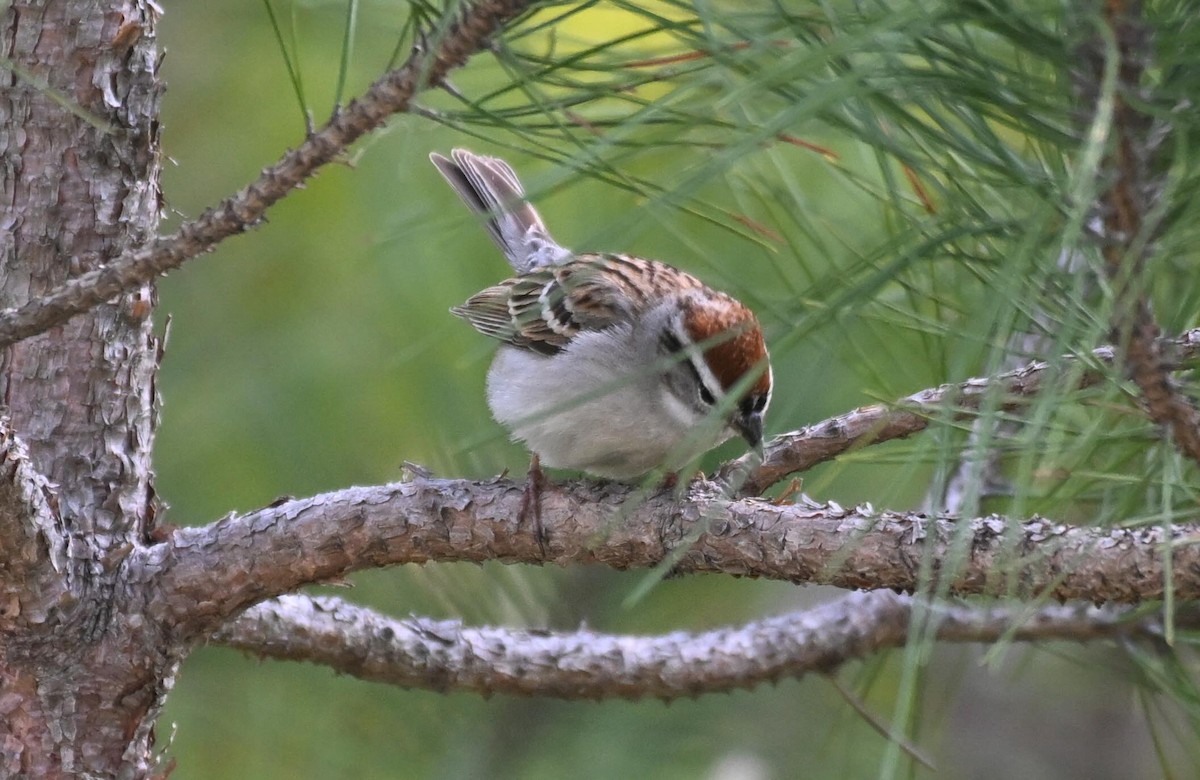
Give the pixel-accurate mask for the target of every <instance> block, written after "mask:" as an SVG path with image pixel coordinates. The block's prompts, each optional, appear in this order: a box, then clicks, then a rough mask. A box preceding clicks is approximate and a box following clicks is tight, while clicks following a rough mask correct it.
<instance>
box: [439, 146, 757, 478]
mask: <svg viewBox="0 0 1200 780" xmlns="http://www.w3.org/2000/svg"><path fill="white" fill-rule="evenodd" d="M430 159H431V161H432V162H433V164H434V165H435V166H437V169H438V170H439V171H440V172H441V174H442V176H444V177H445V179H446V181H447V182H449V183H450V186H451V187H453V188H454V191H455V192H457V193H458V195H459V197H460V198H462V200H463V202H464V203H466V204H467V206H468V207H469V208H470V209H471V210H472V211H473V212H475V213H476V214H477V215H479V216H480V217H482V218H483V223H484V226H485V227H486V228H487V231H488V234H489V235H490V236H491V238H492V240H493V241H494V242H495V243H496V245H497V246H498V247H499V248H500V251H502V252H503V253H504V256H505V257H506V258H507V259H508V262H509V264H510V265H511V266H512V268H513V270H514V271H515V272H516V275H515V276H513V277H512V278H510V279H506V280H504V281H502V282H500V283H499V284H497V285H495V286H493V287H488V288H487V289H485V290H482V291H480V292H478V293H476V294H475V295H472V296H471V297H470V298H469V299H468V300H467V301H466V303H464V304H462V305H461V306H455V307H454V308H452V309H451V310H450V311H451V313H453V314H454V315H456V316H458V317H461V318H462V319H464V320H466V321H467V322H469V323H470V324H471V325H472V326H474V328H475V329H476V330H478V331H479V332H480V333H482V334H484V335H485V336H490V337H492V338H494V339H496V340H497V341H499V342H500V347H499V348H498V349H497V351H496V357H495V359H494V361H493V362H492V366H491V369H490V370H489V371H488V377H487V401H488V406H489V407H490V408H491V411H492V415H493V417H495V419H496V420H497V421H498V422H499V423H501V424H502V425H504V426H505V427H507V428H508V429H509V430H510V431H511V433H512V437H513V439H515V440H518V441H521V442H523V443H524V444H525V446H527V447H528V448H529V450H530V451H531V452H532V453H533V455H534V459H535V464H536V463H538V462H539V461H540V464H541V465H546V466H552V467H556V468H562V469H571V470H576V471H583V472H586V473H588V474H592V475H594V476H597V477H602V478H606V479H612V480H618V481H632V480H636V479H637V478H639V477H641V476H643V475H645V474H647V473H649V472H651V471H657V470H661V471H665V472H667V473H674V472H678V471H679V470H681V469H682V468H684V467H686V466H687V465H688V464H690V463H691V462H692V461H694V460H695V459H696V458H698V457H699V456H700V455H702V454H703V453H705V452H707V451H708V450H709V449H711V448H713V447H714V446H716V445H717V444H720V443H721V442H723V441H725V440H727V439H728V438H730V437H731V436H733V435H735V434H736V435H740V436H741V437H742V438H744V439H745V440H746V442H747V443H749V445H750V446H751V447H753V448H755V449H756V450H758V451H759V452H760V453H761V449H762V438H763V416H764V414H765V413H766V411H767V406H768V404H769V403H770V401H771V365H770V359H769V356H768V354H767V348H766V344H765V342H764V340H763V334H762V328H761V327H760V325H759V322H758V319H757V318H756V317H755V316H754V313H753V312H751V311H750V310H749V309H748V308H746V306H744V305H743V304H742V303H740V302H739V301H737V300H736V299H735V298H733V297H732V296H730V295H727V294H726V293H723V292H719V291H717V290H714V289H712V288H710V287H708V286H707V285H705V284H704V283H703V282H701V281H700V280H699V279H697V278H696V277H694V276H692V275H691V274H688V273H685V272H684V271H681V270H679V269H677V268H674V267H673V266H670V265H667V264H666V263H662V262H659V261H657V260H647V259H645V258H641V257H635V256H633V255H628V254H619V253H605V252H581V253H576V252H573V251H571V250H570V249H567V248H566V247H564V246H562V245H561V244H559V243H558V242H557V241H555V240H554V238H552V237H551V235H550V233H549V231H547V229H546V226H545V224H544V223H543V222H542V218H541V216H540V215H539V214H538V212H537V211H536V210H535V209H534V207H533V206H532V205H531V204H530V203H529V202H528V201H527V200H526V199H525V191H524V189H523V188H522V186H521V182H520V180H519V179H518V178H517V175H516V173H515V172H514V171H513V169H512V167H510V166H509V165H508V163H506V162H504V161H503V160H501V159H499V158H496V157H486V156H483V155H477V154H474V153H472V152H469V151H467V150H466V149H455V150H453V151H452V152H451V153H450V156H449V157H445V156H443V155H440V154H436V153H434V154H432V155H430Z"/></svg>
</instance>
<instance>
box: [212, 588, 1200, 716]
mask: <svg viewBox="0 0 1200 780" xmlns="http://www.w3.org/2000/svg"><path fill="white" fill-rule="evenodd" d="M924 609H925V610H926V611H927V612H928V614H929V617H931V619H932V620H933V621H934V623H935V624H936V626H937V628H936V629H935V631H934V636H936V638H937V639H939V640H941V641H946V642H984V643H992V642H996V641H998V640H1000V639H1002V638H1007V639H1009V640H1011V641H1017V642H1049V641H1072V642H1088V641H1095V640H1101V639H1113V638H1152V639H1156V638H1158V637H1160V636H1161V625H1160V621H1159V619H1158V617H1157V616H1155V617H1153V618H1141V619H1131V617H1130V613H1131V610H1130V609H1128V608H1113V607H1090V606H1087V605H1082V604H1074V605H1070V606H1062V605H1044V606H1041V607H1038V608H1036V609H1032V610H1031V609H1029V608H1028V607H1026V606H1021V605H1018V606H1016V607H1003V606H997V607H986V608H981V607H979V606H976V605H966V604H936V605H925V606H924ZM913 612H914V599H913V598H912V597H909V596H903V595H898V594H895V593H891V592H889V591H878V592H874V593H851V594H849V595H846V596H843V597H841V598H839V599H837V600H835V601H832V602H830V603H828V604H823V605H821V606H819V607H815V608H812V609H808V610H804V611H801V612H795V613H792V614H789V615H782V616H780V617H774V618H766V619H763V620H758V621H754V622H752V623H748V624H746V625H742V626H731V627H728V628H721V629H717V630H714V631H705V632H703V633H698V634H692V633H686V632H682V631H675V632H671V633H669V634H664V635H661V636H619V635H612V634H601V633H597V632H593V631H586V630H580V631H567V632H558V631H542V630H523V629H509V628H494V627H480V628H472V627H468V626H464V625H463V624H462V623H461V622H459V621H454V620H441V621H439V620H431V619H429V618H419V617H412V618H408V619H403V620H398V619H395V618H390V617H387V616H384V615H380V614H379V613H377V612H374V611H372V610H370V609H367V608H365V607H360V606H356V605H354V604H350V603H348V602H345V601H342V600H341V599H337V598H330V597H310V596H305V595H287V596H280V597H279V598H277V599H272V600H270V601H266V602H263V603H261V604H257V605H255V606H254V607H251V608H250V609H249V610H248V611H247V612H245V613H244V614H243V615H241V616H240V617H238V618H237V619H236V620H234V621H233V622H232V623H230V624H229V625H227V626H225V627H223V628H221V629H220V630H219V631H217V632H216V633H215V634H214V635H213V636H212V639H211V641H212V642H214V643H216V644H221V645H226V646H228V647H232V648H236V649H239V650H243V651H245V652H248V653H252V654H254V655H256V656H258V657H260V658H275V659H278V660H290V661H309V662H311V663H315V664H320V665H324V666H328V667H330V668H332V669H334V670H335V671H337V672H339V673H342V674H349V675H351V676H353V677H357V678H359V679H363V680H370V681H373V682H382V683H388V684H391V685H397V686H400V687H402V688H420V689H426V690H433V691H438V692H441V693H446V692H471V693H478V694H483V695H485V696H488V695H491V694H495V693H507V694H514V695H522V696H552V697H555V698H560V699H611V698H622V699H643V698H651V697H654V698H658V699H663V700H671V699H676V698H680V697H693V696H697V695H699V694H702V693H718V692H723V691H730V690H735V689H745V688H753V687H755V686H757V685H760V684H762V683H764V682H776V681H778V680H780V679H782V678H785V677H793V678H798V677H802V676H803V675H805V674H807V673H809V672H830V671H833V670H834V669H836V668H837V667H839V666H841V665H842V664H845V663H847V662H849V661H853V660H856V659H860V658H864V657H866V656H868V655H871V654H873V653H877V652H880V651H882V650H886V649H889V648H894V647H901V646H903V645H904V643H905V641H906V639H907V636H908V626H909V622H910V621H911V620H912V619H913V617H914V614H913ZM1197 617H1198V616H1196V615H1192V614H1190V613H1189V614H1188V615H1185V616H1180V619H1182V620H1184V621H1185V622H1187V623H1188V625H1192V624H1196V625H1200V620H1198V619H1197ZM1178 624H1179V623H1178V621H1177V625H1178Z"/></svg>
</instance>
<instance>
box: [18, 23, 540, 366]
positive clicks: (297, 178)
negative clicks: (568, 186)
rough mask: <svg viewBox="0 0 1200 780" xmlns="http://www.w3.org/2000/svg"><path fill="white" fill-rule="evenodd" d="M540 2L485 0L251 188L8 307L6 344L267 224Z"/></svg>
mask: <svg viewBox="0 0 1200 780" xmlns="http://www.w3.org/2000/svg"><path fill="white" fill-rule="evenodd" d="M532 4H533V0H478V2H474V3H471V4H469V5H466V6H464V7H463V9H462V11H461V12H460V14H459V17H458V19H457V21H456V22H455V23H454V24H452V25H451V26H450V27H449V29H448V30H447V31H446V33H445V34H444V35H443V36H442V37H441V38H439V39H438V40H436V41H433V45H432V47H431V48H430V47H427V46H426V45H425V43H424V42H423V43H421V44H419V45H417V46H415V47H414V48H413V50H412V52H411V54H410V55H409V57H408V59H407V60H406V61H405V63H404V64H403V65H402V66H400V67H398V68H396V69H394V70H391V71H389V72H388V73H386V74H384V75H383V76H382V77H380V78H379V79H378V80H377V81H376V82H375V83H374V84H372V85H371V87H370V88H369V89H368V90H367V91H366V93H364V94H363V95H362V96H361V97H359V98H356V99H355V100H353V101H351V103H350V104H349V105H347V106H346V107H345V108H344V109H343V110H341V111H339V112H338V113H337V114H335V115H334V117H333V118H332V119H330V121H329V122H328V123H327V124H326V125H325V126H324V127H322V128H321V129H320V130H318V131H317V132H315V133H313V134H312V135H310V136H309V137H308V138H306V139H305V140H304V142H303V143H302V144H300V146H298V147H297V148H296V149H294V150H292V151H290V152H288V153H287V154H285V155H284V156H283V158H282V159H280V160H279V162H277V163H275V164H274V165H272V166H271V167H269V168H266V169H264V170H263V172H262V175H260V176H259V177H258V179H256V180H255V181H254V182H253V183H251V184H250V185H249V186H247V187H246V188H244V189H242V190H240V191H239V192H237V193H236V194H234V195H232V196H230V197H228V198H226V199H225V200H223V201H221V202H220V203H219V204H217V205H216V206H213V207H212V208H210V209H208V210H207V211H205V212H204V213H203V214H201V215H200V216H199V217H198V218H197V219H195V220H193V221H191V222H188V223H187V224H185V225H183V226H182V227H180V228H179V230H178V231H177V232H176V233H175V234H174V235H172V236H167V237H165V238H159V239H157V240H155V241H154V242H153V243H151V244H150V245H148V246H145V247H142V248H140V249H137V250H135V251H132V252H128V253H126V254H123V255H121V256H120V257H117V258H115V259H113V260H111V261H110V262H108V263H105V264H104V265H102V266H100V267H99V268H96V269H94V270H92V271H89V272H87V273H84V274H81V275H80V276H77V277H75V278H74V279H72V280H71V281H69V282H67V283H66V284H64V285H62V286H61V287H59V288H58V289H56V290H54V291H52V292H50V293H49V294H48V295H45V296H43V297H40V298H37V299H36V300H33V301H30V302H28V303H26V304H24V305H23V306H21V307H19V308H17V309H6V310H4V311H3V312H2V313H0V347H6V346H8V345H10V344H13V343H15V342H17V341H20V340H22V339H26V338H29V337H30V336H34V335H37V334H38V333H43V332H45V331H46V330H48V329H50V328H52V327H54V326H55V325H58V324H60V323H63V322H66V321H67V320H68V319H70V318H71V317H73V316H75V315H76V314H80V313H82V312H84V311H87V310H88V309H90V308H92V307H93V306H96V305H98V304H100V303H102V302H104V301H106V300H109V299H111V298H112V297H114V296H115V295H117V294H118V293H121V292H124V291H126V290H131V289H133V288H135V287H137V286H139V285H141V284H144V283H147V282H149V281H151V280H153V279H154V278H156V277H158V276H160V275H161V274H164V273H166V272H167V271H169V270H171V269H173V268H176V267H178V266H179V265H181V264H183V263H184V262H185V261H187V260H189V259H191V258H193V257H197V256H199V255H201V254H204V253H205V252H209V251H211V250H212V249H213V248H214V247H215V246H216V245H217V244H218V243H219V242H221V241H222V240H224V239H226V238H228V237H230V236H233V235H236V234H238V233H243V232H245V231H247V230H249V229H251V228H253V227H256V226H257V225H259V224H261V223H262V220H263V217H264V216H265V215H266V212H267V210H268V209H269V208H270V207H271V206H273V205H274V204H275V203H277V202H278V201H279V200H281V199H282V198H283V197H284V196H286V195H287V194H288V193H289V192H291V191H292V190H294V189H296V188H297V187H299V186H300V185H301V184H303V183H304V181H305V180H306V179H308V178H309V177H311V176H313V175H314V174H315V173H316V172H317V171H318V170H319V169H320V168H321V167H322V166H323V165H326V164H327V163H329V162H331V161H333V160H334V159H336V158H337V157H338V155H340V154H342V153H343V152H344V151H345V150H346V148H347V147H348V146H350V144H352V143H354V142H355V141H357V140H358V139H359V138H361V137H362V136H363V135H365V134H367V133H369V132H370V131H372V130H374V129H376V128H378V127H380V126H381V125H382V124H383V123H384V122H385V121H386V120H387V119H388V117H390V116H391V115H393V114H397V113H401V112H404V111H407V110H408V109H409V107H410V101H411V100H412V98H413V97H414V96H415V95H416V94H417V93H418V92H420V91H422V90H424V89H427V88H428V87H430V86H436V85H438V84H440V83H441V82H442V80H443V79H444V78H445V77H446V75H447V74H448V73H449V72H450V71H452V70H454V69H455V68H458V67H460V66H461V65H463V64H464V63H465V62H466V61H467V59H468V58H469V57H470V56H471V55H472V54H474V53H475V52H477V51H479V50H480V49H482V48H483V47H485V46H486V45H487V43H488V40H489V38H490V37H491V36H492V35H493V34H494V33H496V32H497V31H498V30H500V29H501V28H502V27H503V26H504V25H505V24H507V23H509V22H511V21H512V20H513V19H515V18H517V17H518V16H519V15H520V14H521V13H523V12H524V11H525V10H526V9H527V8H528V7H529V6H531V5H532Z"/></svg>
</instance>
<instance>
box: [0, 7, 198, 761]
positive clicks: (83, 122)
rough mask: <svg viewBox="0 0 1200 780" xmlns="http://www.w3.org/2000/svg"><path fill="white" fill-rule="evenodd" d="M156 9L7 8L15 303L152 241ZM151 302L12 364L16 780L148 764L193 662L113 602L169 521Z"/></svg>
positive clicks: (4, 142) (7, 703)
mask: <svg viewBox="0 0 1200 780" xmlns="http://www.w3.org/2000/svg"><path fill="white" fill-rule="evenodd" d="M156 13H157V12H156V10H155V8H154V6H153V4H152V3H148V2H141V1H140V0H126V1H125V2H97V1H96V0H91V1H89V0H50V1H48V2H14V3H12V4H10V5H9V6H8V8H7V11H6V12H5V17H4V24H3V28H2V29H0V41H2V44H3V49H2V50H0V55H3V56H4V57H5V58H7V59H8V60H9V61H10V62H11V63H12V64H13V68H12V70H8V71H0V74H3V79H4V88H3V90H2V91H0V155H2V159H3V165H2V166H0V194H2V196H3V199H4V203H5V206H4V210H3V211H2V212H0V215H2V218H3V226H2V229H0V256H2V261H3V273H2V274H0V305H2V306H4V307H17V306H19V305H21V304H24V303H26V302H27V301H29V300H30V299H33V298H37V297H38V296H41V295H44V294H45V293H47V292H48V291H50V290H52V289H55V288H56V287H58V286H60V285H62V284H63V283H64V282H66V281H67V280H68V279H71V278H73V277H76V276H78V275H80V274H81V273H84V272H86V271H88V270H91V269H94V268H97V267H99V266H101V265H103V264H104V263H105V262H107V261H108V260H110V259H111V258H113V257H115V256H117V255H119V254H121V253H122V252H125V251H127V250H129V249H130V248H132V247H136V246H138V245H139V244H142V243H144V242H146V241H147V240H148V239H150V238H151V237H152V236H153V235H154V234H155V230H156V228H157V224H158V218H159V212H160V199H159V190H158V181H159V167H160V160H159V148H158V110H159V94H160V86H159V83H158V80H157V78H156V75H155V71H156V68H157V66H158V57H159V55H158V51H157V49H156V47H155V44H154V24H155V17H156ZM153 306H154V289H153V287H152V286H150V285H143V286H141V287H140V288H137V289H135V290H134V291H132V292H128V293H125V294H122V295H120V296H118V297H115V298H113V299H111V300H109V301H108V302H106V303H103V304H101V305H99V306H97V307H95V308H93V309H91V310H90V311H88V312H87V313H85V314H83V315H82V316H79V317H76V318H75V319H72V320H70V321H69V322H66V323H63V324H61V325H58V326H57V327H54V328H52V329H50V330H48V331H47V332H45V333H43V334H41V335H39V336H36V337H34V338H30V339H27V340H25V341H22V342H19V343H16V344H13V345H11V346H9V347H7V348H6V349H5V350H4V352H3V354H2V355H0V393H2V394H3V403H4V413H5V415H6V418H7V419H6V421H5V431H4V432H5V434H6V435H5V437H4V442H3V443H4V445H5V446H4V452H5V456H6V457H5V465H6V468H5V469H4V472H3V478H4V479H5V480H6V483H5V485H4V488H3V492H5V493H6V495H5V499H6V500H5V501H4V511H5V516H4V518H3V519H2V521H0V523H2V527H3V530H4V532H5V533H4V538H3V542H4V543H5V557H6V559H7V558H8V557H9V555H10V554H11V553H13V552H14V548H15V549H16V550H19V553H18V555H16V556H15V560H17V561H19V562H20V567H19V568H17V567H14V568H5V569H0V580H2V582H0V592H2V593H3V596H4V603H3V610H2V617H0V621H2V622H0V628H2V629H3V641H2V645H0V737H2V739H0V774H3V775H4V776H14V775H20V776H29V777H59V776H69V775H78V774H80V773H85V772H86V773H91V774H113V775H115V774H117V773H118V772H119V771H120V770H121V768H122V767H124V768H125V769H126V770H133V771H134V773H144V772H145V771H147V770H148V767H149V765H150V763H149V762H150V745H151V742H152V737H151V733H150V731H151V729H150V725H149V724H151V723H152V722H153V718H152V717H150V716H149V715H150V713H151V712H152V711H154V710H155V709H156V708H157V707H158V706H159V705H160V703H161V701H162V697H163V692H164V689H165V684H164V682H163V681H164V680H169V679H170V677H171V673H172V670H173V668H174V665H175V663H176V659H175V658H173V657H168V656H165V655H160V654H158V653H157V652H156V651H155V650H154V648H156V647H159V646H161V645H162V643H161V642H158V641H153V640H151V639H150V638H149V637H147V636H146V635H145V634H146V631H147V624H146V622H145V621H142V620H140V619H139V617H138V616H137V615H132V614H121V613H119V612H117V611H114V610H113V609H112V608H111V604H112V603H113V600H114V597H115V594H116V592H117V591H118V590H119V589H120V588H121V587H122V586H121V584H120V582H119V576H118V575H119V572H120V567H119V566H117V565H116V564H117V563H118V562H119V560H120V559H121V557H122V556H123V555H124V554H126V553H127V552H128V550H129V549H131V548H132V547H133V546H135V545H137V544H139V543H141V541H142V539H143V538H144V537H145V535H146V534H147V533H148V532H149V530H150V527H151V525H152V524H153V521H154V513H155V498H154V488H153V472H152V471H151V464H150V451H151V443H152V440H153V437H154V425H155V390H154V374H155V369H156V365H157V359H158V343H157V341H156V339H155V337H154V335H153V333H152V331H151V320H150V314H151V311H152V309H153ZM18 435H19V436H20V439H17V438H16V436H18ZM50 486H53V491H52V492H51V491H50V490H49V487H50ZM19 497H24V498H23V499H22V500H18V498H19ZM22 505H23V506H24V507H25V508H26V509H27V510H29V511H25V512H21V511H20V507H21V506H22ZM32 510H36V511H32ZM10 545H11V546H10ZM6 562H7V561H6Z"/></svg>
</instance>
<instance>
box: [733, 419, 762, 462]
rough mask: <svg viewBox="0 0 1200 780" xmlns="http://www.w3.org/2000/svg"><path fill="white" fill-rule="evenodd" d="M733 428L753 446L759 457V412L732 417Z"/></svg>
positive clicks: (760, 451)
mask: <svg viewBox="0 0 1200 780" xmlns="http://www.w3.org/2000/svg"><path fill="white" fill-rule="evenodd" d="M733 429H734V430H735V431H737V432H738V434H739V435H740V436H741V437H742V438H743V439H745V440H746V442H747V443H748V444H749V445H750V446H751V447H753V448H754V451H755V452H756V453H758V456H759V457H760V458H761V457H762V454H763V440H762V439H763V418H762V414H761V413H760V412H754V413H752V414H744V415H743V414H739V415H736V416H735V417H734V418H733Z"/></svg>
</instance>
